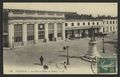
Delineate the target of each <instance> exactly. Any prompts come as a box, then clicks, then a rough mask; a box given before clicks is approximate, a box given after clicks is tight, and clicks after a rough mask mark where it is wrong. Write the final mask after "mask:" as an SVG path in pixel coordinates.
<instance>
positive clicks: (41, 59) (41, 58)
mask: <svg viewBox="0 0 120 77" xmlns="http://www.w3.org/2000/svg"><path fill="white" fill-rule="evenodd" d="M43 61H44V59H43V57H42V56H41V57H40V63H41V65H43Z"/></svg>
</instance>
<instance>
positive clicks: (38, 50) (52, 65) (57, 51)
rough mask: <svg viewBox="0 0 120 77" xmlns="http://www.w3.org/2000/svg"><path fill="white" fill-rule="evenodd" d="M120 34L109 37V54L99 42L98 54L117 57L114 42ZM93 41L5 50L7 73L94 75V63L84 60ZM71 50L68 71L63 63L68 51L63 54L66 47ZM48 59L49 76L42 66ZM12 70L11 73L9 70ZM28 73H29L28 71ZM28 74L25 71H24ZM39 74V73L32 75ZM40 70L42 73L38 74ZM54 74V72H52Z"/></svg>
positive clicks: (54, 43) (73, 41) (82, 39)
mask: <svg viewBox="0 0 120 77" xmlns="http://www.w3.org/2000/svg"><path fill="white" fill-rule="evenodd" d="M116 38H117V34H116V33H115V34H109V35H108V36H106V37H105V52H106V53H105V54H103V53H102V40H101V38H96V40H97V41H98V43H97V47H98V51H99V53H100V54H101V55H102V56H113V55H114V53H115V50H116V49H115V48H114V41H115V39H116ZM89 40H90V38H81V39H78V40H67V41H57V42H49V43H42V44H35V45H30V46H26V47H17V48H15V49H13V50H9V49H5V50H4V52H3V53H4V55H3V58H4V70H5V71H7V72H10V71H11V70H13V71H14V70H15V69H16V70H20V69H21V70H22V71H16V72H15V71H14V72H11V73H26V71H27V73H31V72H32V73H38V74H40V73H49V72H50V73H51V74H52V73H56V74H57V73H59V74H60V73H61V74H62V73H70V74H71V73H74V74H75V73H78V74H86V73H89V74H93V72H92V71H91V67H90V62H87V61H84V60H81V58H80V57H81V56H83V55H84V54H85V53H86V52H87V51H88V42H89ZM65 45H68V46H69V57H70V58H69V59H70V65H69V66H68V67H67V69H66V70H65V69H64V67H63V62H64V61H66V51H63V46H65ZM40 56H43V57H44V64H46V65H48V67H49V69H48V71H47V72H44V71H43V67H42V66H41V65H40V61H39V58H40ZM8 69H9V70H8ZM25 69H27V70H25ZM23 70H25V71H23ZM31 70H35V71H36V72H35V71H31ZM37 70H38V71H37ZM40 70H41V71H42V72H41V71H40ZM51 70H52V71H51Z"/></svg>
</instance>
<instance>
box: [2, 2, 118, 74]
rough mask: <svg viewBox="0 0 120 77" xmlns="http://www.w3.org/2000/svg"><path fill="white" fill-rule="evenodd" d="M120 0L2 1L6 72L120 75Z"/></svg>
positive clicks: (4, 69)
mask: <svg viewBox="0 0 120 77" xmlns="http://www.w3.org/2000/svg"><path fill="white" fill-rule="evenodd" d="M117 7H118V4H117V3H115V2H113V3H112V2H111V3H107V2H106V3H95V2H94V3H84V2H82V3H81V2H78V3H67V2H66V3H57V2H56V3H55V2H54V3H42V2H37V3H17V2H16V3H12V2H11V3H7V2H4V3H3V46H4V47H3V66H4V67H3V73H4V74H118V65H117V63H118V62H117V55H118V54H117V52H118V49H117V48H118V47H117V43H118V42H117V38H118V14H117V13H118V9H117Z"/></svg>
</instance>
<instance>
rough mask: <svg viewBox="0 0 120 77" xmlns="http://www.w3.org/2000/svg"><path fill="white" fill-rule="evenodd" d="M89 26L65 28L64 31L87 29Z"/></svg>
mask: <svg viewBox="0 0 120 77" xmlns="http://www.w3.org/2000/svg"><path fill="white" fill-rule="evenodd" d="M100 27H102V26H93V28H100ZM89 28H91V26H82V27H66V28H65V30H76V29H89Z"/></svg>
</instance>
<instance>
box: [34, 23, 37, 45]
mask: <svg viewBox="0 0 120 77" xmlns="http://www.w3.org/2000/svg"><path fill="white" fill-rule="evenodd" d="M34 43H35V44H36V43H38V24H37V23H35V24H34Z"/></svg>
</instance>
